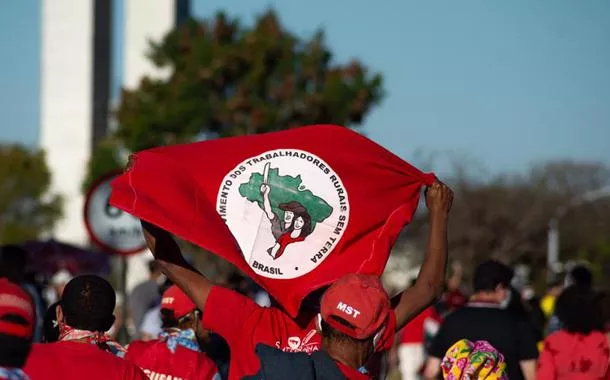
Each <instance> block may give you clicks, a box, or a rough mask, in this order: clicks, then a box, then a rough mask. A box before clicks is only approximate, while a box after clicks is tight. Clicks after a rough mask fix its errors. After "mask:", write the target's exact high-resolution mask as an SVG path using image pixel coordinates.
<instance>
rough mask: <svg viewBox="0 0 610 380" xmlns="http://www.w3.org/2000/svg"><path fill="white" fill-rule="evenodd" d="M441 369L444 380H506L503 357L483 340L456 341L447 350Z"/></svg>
mask: <svg viewBox="0 0 610 380" xmlns="http://www.w3.org/2000/svg"><path fill="white" fill-rule="evenodd" d="M441 368H442V369H443V378H444V379H445V380H475V379H488V380H508V377H507V376H506V374H505V370H506V363H505V362H504V356H503V355H502V354H501V353H500V352H498V350H496V349H495V348H494V347H493V346H492V345H491V344H489V343H488V342H486V341H484V340H479V341H476V342H474V343H472V342H471V341H469V340H467V339H462V340H460V341H458V342H457V343H456V344H454V345H453V346H451V348H450V349H449V350H447V353H446V354H445V357H444V358H443V361H442V363H441Z"/></svg>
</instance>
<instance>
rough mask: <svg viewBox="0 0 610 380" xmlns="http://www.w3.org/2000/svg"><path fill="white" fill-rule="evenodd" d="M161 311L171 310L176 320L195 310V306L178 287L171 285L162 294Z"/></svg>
mask: <svg viewBox="0 0 610 380" xmlns="http://www.w3.org/2000/svg"><path fill="white" fill-rule="evenodd" d="M161 309H167V310H172V311H173V312H174V315H175V316H176V318H182V317H184V316H185V315H187V314H188V313H190V312H192V311H193V310H195V309H197V305H195V303H194V302H193V301H191V299H190V298H188V296H187V295H186V294H184V292H183V291H182V290H180V288H179V287H177V286H176V285H172V286H170V287H169V288H168V289H167V290H166V291H165V292H164V293H163V298H162V299H161Z"/></svg>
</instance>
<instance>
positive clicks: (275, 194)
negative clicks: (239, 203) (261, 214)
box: [239, 168, 333, 230]
mask: <svg viewBox="0 0 610 380" xmlns="http://www.w3.org/2000/svg"><path fill="white" fill-rule="evenodd" d="M262 184H263V175H262V174H261V173H253V174H252V175H250V179H249V181H248V182H247V183H243V184H241V185H240V186H239V194H241V196H242V197H244V198H246V199H247V200H249V201H250V202H256V203H257V204H258V206H259V207H260V208H261V209H263V210H264V206H263V196H262V194H261V185H262ZM268 185H269V187H270V188H271V191H270V193H269V201H270V203H271V208H272V210H273V212H274V213H275V214H276V215H277V216H278V217H280V218H283V216H284V211H283V210H281V209H280V208H279V207H278V206H279V205H280V204H283V203H288V202H292V201H297V202H299V203H300V204H301V205H303V206H304V207H305V208H306V209H307V211H308V213H309V215H310V216H311V230H314V229H315V226H316V224H318V223H322V222H323V221H324V220H326V218H328V217H329V216H330V215H331V214H332V212H333V208H332V207H331V206H330V205H329V204H328V203H327V202H326V201H325V200H324V199H322V198H320V197H318V196H316V195H315V194H313V193H312V192H311V191H310V190H308V189H306V188H305V186H304V185H303V180H302V179H301V176H300V175H297V176H296V177H293V176H289V175H282V176H281V175H279V171H278V169H277V168H271V169H270V170H269V178H268Z"/></svg>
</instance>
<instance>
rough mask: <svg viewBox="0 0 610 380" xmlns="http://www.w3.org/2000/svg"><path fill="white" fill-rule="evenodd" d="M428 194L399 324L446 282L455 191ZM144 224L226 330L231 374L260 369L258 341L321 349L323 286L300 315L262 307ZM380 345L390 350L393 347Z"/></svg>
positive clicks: (155, 247)
mask: <svg viewBox="0 0 610 380" xmlns="http://www.w3.org/2000/svg"><path fill="white" fill-rule="evenodd" d="M425 198H426V206H427V207H428V210H429V213H428V217H429V220H430V228H429V230H428V235H429V236H428V247H427V250H426V255H425V258H424V262H423V264H422V267H421V271H420V274H419V276H418V278H417V281H416V283H415V286H413V287H411V288H409V289H406V290H404V291H403V292H402V293H400V294H399V295H397V296H395V297H394V298H393V299H392V306H393V313H391V316H392V317H395V318H396V321H397V322H396V326H397V328H398V329H401V328H402V327H404V326H405V325H406V324H407V322H409V321H410V320H411V319H413V318H414V317H416V316H417V315H418V314H419V313H420V312H421V310H423V309H425V308H426V307H427V306H429V305H430V304H431V303H432V302H433V301H434V300H435V299H436V297H438V296H439V295H440V292H441V291H442V288H443V285H444V282H445V267H446V265H445V263H446V260H447V223H448V219H449V211H450V209H451V205H452V201H453V192H452V191H451V189H449V187H447V186H446V185H444V184H443V183H441V182H439V181H435V182H434V183H433V184H432V185H431V186H429V187H428V188H427V189H426V195H425ZM142 227H143V230H144V237H145V238H146V242H147V244H148V247H149V249H150V250H151V252H152V253H153V255H154V256H155V258H156V259H157V260H158V262H159V263H160V264H161V265H162V266H163V270H164V273H166V274H167V275H168V276H169V277H170V279H171V280H172V281H173V282H174V283H175V284H176V285H178V286H179V287H180V289H182V290H183V291H184V292H185V293H186V294H187V295H188V296H189V298H191V299H192V300H193V302H194V303H195V305H197V307H198V309H199V310H201V311H202V312H203V318H202V323H203V326H204V327H205V328H206V329H210V330H212V331H214V332H216V333H218V334H219V335H221V336H222V337H223V338H224V339H225V341H226V342H227V343H228V345H229V346H230V348H231V362H230V364H231V368H230V372H229V378H230V379H241V378H242V377H243V376H246V375H251V374H253V373H256V371H257V370H258V367H259V361H258V360H257V358H256V355H255V348H256V345H257V344H258V343H263V344H267V345H269V346H275V347H277V348H280V349H283V350H286V351H292V352H305V353H312V352H315V351H317V350H319V349H320V345H321V340H322V336H321V335H320V334H319V333H318V332H317V329H316V316H317V314H318V312H319V307H320V301H319V300H320V298H319V297H320V294H321V292H322V291H323V288H322V289H318V290H317V291H314V292H312V293H310V295H309V296H308V297H306V299H304V300H303V302H302V307H301V310H300V312H299V315H298V316H297V317H296V318H292V317H291V316H290V315H288V314H287V313H286V312H284V311H283V310H282V309H281V308H278V307H260V306H259V305H257V304H256V303H255V302H254V301H252V300H251V299H249V298H248V297H244V296H243V295H241V294H239V293H237V292H235V291H232V290H229V289H226V288H223V287H220V286H217V285H215V284H213V283H212V282H211V281H210V280H209V279H207V278H206V277H205V276H203V275H202V274H201V273H199V272H198V271H197V270H196V269H194V268H193V267H192V266H190V265H189V264H188V263H187V262H186V260H185V259H184V257H183V256H182V252H181V251H180V247H179V246H178V245H177V244H176V242H175V240H174V239H173V237H172V236H171V235H170V234H169V233H168V232H167V231H164V230H163V229H161V228H159V227H157V226H154V225H152V224H150V223H147V222H146V221H142ZM390 344H391V342H390ZM375 349H376V350H379V351H385V350H387V349H389V347H375Z"/></svg>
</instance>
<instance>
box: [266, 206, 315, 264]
mask: <svg viewBox="0 0 610 380" xmlns="http://www.w3.org/2000/svg"><path fill="white" fill-rule="evenodd" d="M278 207H279V208H280V209H281V210H283V211H284V212H290V213H292V214H293V215H294V217H293V219H292V223H291V225H290V227H289V228H288V229H287V230H286V232H284V233H283V234H282V235H280V237H279V238H277V240H276V242H275V245H274V246H273V247H271V248H269V249H268V250H267V252H268V253H269V255H271V257H273V260H277V259H278V258H279V257H280V256H282V255H283V254H284V251H285V250H286V247H287V246H288V245H289V244H292V243H297V242H300V241H303V240H305V238H306V237H307V236H309V234H311V232H312V231H311V216H310V215H309V213H308V212H307V209H306V208H305V207H304V206H303V205H302V204H300V203H299V202H297V201H292V202H288V203H280V205H279V206H278Z"/></svg>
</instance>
